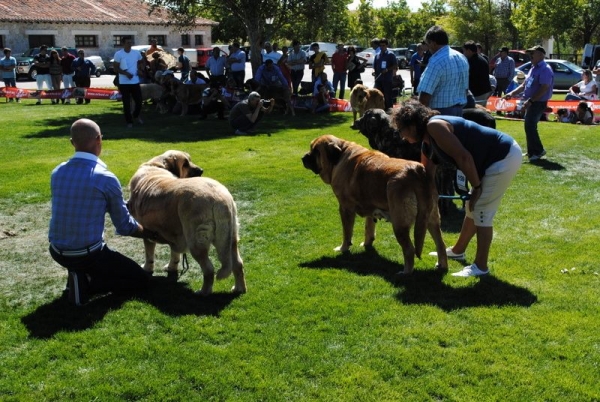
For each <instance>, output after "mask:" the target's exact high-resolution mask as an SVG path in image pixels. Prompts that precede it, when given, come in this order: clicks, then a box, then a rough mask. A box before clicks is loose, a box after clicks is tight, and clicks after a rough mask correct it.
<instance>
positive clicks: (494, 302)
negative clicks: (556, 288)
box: [300, 248, 537, 312]
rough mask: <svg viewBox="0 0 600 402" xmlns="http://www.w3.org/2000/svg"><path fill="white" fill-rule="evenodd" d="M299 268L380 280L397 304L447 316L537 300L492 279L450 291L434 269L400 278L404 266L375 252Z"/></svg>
mask: <svg viewBox="0 0 600 402" xmlns="http://www.w3.org/2000/svg"><path fill="white" fill-rule="evenodd" d="M300 267H302V268H310V269H345V270H347V271H349V272H353V273H355V274H357V275H364V276H367V275H368V276H373V275H374V276H379V277H381V278H383V279H385V280H386V281H388V282H389V283H391V284H393V285H394V287H396V288H398V289H399V291H398V293H397V295H396V299H397V300H398V301H399V302H401V303H403V304H407V305H408V304H417V305H434V306H437V307H438V308H440V309H442V310H444V311H446V312H451V311H454V310H459V309H464V308H471V307H492V306H493V307H502V306H520V307H530V306H531V305H532V304H534V303H536V302H537V296H536V295H535V294H533V293H531V291H529V290H528V289H526V288H523V287H520V286H516V285H513V284H510V283H508V282H505V281H502V280H500V279H498V278H495V277H494V276H486V277H481V278H478V279H477V280H476V282H474V283H473V284H472V285H471V286H466V287H453V286H452V285H451V284H447V283H444V282H443V278H444V277H445V276H446V275H448V274H447V273H445V272H441V271H439V270H434V269H433V268H432V269H428V270H415V271H414V272H413V273H412V275H408V276H402V275H401V274H398V272H400V271H402V269H403V268H404V267H403V265H402V264H399V263H397V262H394V261H391V260H389V259H387V258H384V257H382V256H381V255H379V253H378V252H377V250H376V249H375V248H370V249H366V250H365V251H363V252H361V253H342V254H339V255H337V256H335V257H326V256H324V257H321V258H319V259H316V260H313V261H309V262H305V263H302V264H300ZM460 280H463V281H467V280H469V279H465V278H460Z"/></svg>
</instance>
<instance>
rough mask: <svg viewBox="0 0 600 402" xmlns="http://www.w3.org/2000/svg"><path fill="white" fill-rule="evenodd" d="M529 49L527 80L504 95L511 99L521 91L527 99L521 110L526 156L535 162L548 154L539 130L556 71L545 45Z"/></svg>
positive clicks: (550, 95)
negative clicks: (545, 59)
mask: <svg viewBox="0 0 600 402" xmlns="http://www.w3.org/2000/svg"><path fill="white" fill-rule="evenodd" d="M527 51H528V52H531V66H532V67H531V70H529V73H527V76H526V77H525V81H523V83H522V84H521V85H519V86H518V87H517V88H516V89H515V90H514V91H512V92H509V93H507V94H506V95H505V96H504V97H505V98H506V99H510V98H511V97H514V96H515V95H517V94H520V93H521V92H523V93H524V96H523V98H524V99H525V101H524V103H523V107H522V109H521V112H522V113H525V137H526V138H527V153H526V154H525V155H524V156H527V157H528V158H529V162H535V161H537V160H539V159H540V158H541V157H542V156H544V155H546V150H545V149H544V146H543V145H542V140H541V139H540V133H539V132H538V122H539V121H540V119H541V118H542V115H543V114H544V112H545V111H546V107H547V106H548V100H549V99H550V98H551V97H552V89H553V88H554V72H553V71H552V67H550V66H549V65H548V64H547V63H546V62H545V61H544V58H545V57H546V50H545V49H544V48H543V47H541V46H539V45H538V46H534V47H532V48H531V49H527Z"/></svg>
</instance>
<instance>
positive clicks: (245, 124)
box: [229, 60, 275, 135]
mask: <svg viewBox="0 0 600 402" xmlns="http://www.w3.org/2000/svg"><path fill="white" fill-rule="evenodd" d="M272 63H273V61H272V60H271V64H272ZM269 102H270V104H269V106H268V107H265V106H264V105H263V104H264V100H263V99H260V94H259V93H258V92H250V95H248V98H246V99H244V100H243V101H241V102H238V103H236V104H235V106H234V107H233V108H232V109H231V112H229V124H230V126H231V128H233V129H234V130H235V134H236V135H246V134H249V133H251V132H252V131H251V130H252V129H253V128H254V127H256V125H257V124H258V122H259V121H260V120H261V119H262V117H263V116H264V114H265V113H271V111H272V110H273V107H274V106H275V100H274V99H271V100H270V101H269Z"/></svg>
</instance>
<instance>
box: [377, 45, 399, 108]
mask: <svg viewBox="0 0 600 402" xmlns="http://www.w3.org/2000/svg"><path fill="white" fill-rule="evenodd" d="M379 49H380V51H379V53H378V54H376V55H375V60H374V61H373V70H374V73H373V74H374V75H375V88H377V89H379V90H380V91H381V92H382V93H383V96H384V98H385V108H386V109H389V108H391V107H392V106H394V98H393V97H392V81H393V78H394V76H395V75H396V71H397V70H398V60H397V59H396V55H395V54H394V53H392V52H390V51H388V50H387V49H388V40H387V39H385V38H383V39H381V40H380V41H379Z"/></svg>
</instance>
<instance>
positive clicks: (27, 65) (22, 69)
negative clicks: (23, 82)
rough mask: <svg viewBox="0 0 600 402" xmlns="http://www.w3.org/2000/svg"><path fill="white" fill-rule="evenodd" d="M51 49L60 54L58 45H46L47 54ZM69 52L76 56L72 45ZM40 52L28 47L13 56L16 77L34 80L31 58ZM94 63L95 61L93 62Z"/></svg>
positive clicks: (35, 72) (35, 71)
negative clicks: (15, 61)
mask: <svg viewBox="0 0 600 402" xmlns="http://www.w3.org/2000/svg"><path fill="white" fill-rule="evenodd" d="M52 50H56V51H58V54H59V55H60V54H62V50H61V48H59V47H48V54H50V52H51V51H52ZM68 50H69V53H71V54H72V55H73V56H75V57H77V49H75V48H74V47H70V48H68ZM39 53H40V48H39V47H33V48H31V49H28V50H27V51H26V52H25V53H22V54H20V55H18V56H15V59H16V60H17V79H19V78H21V77H26V78H28V79H30V80H32V81H35V78H36V77H37V68H36V67H35V66H34V65H33V58H34V57H35V56H36V55H38V54H39ZM87 58H88V57H86V59H87ZM94 64H95V63H94ZM102 64H103V65H104V63H102Z"/></svg>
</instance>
